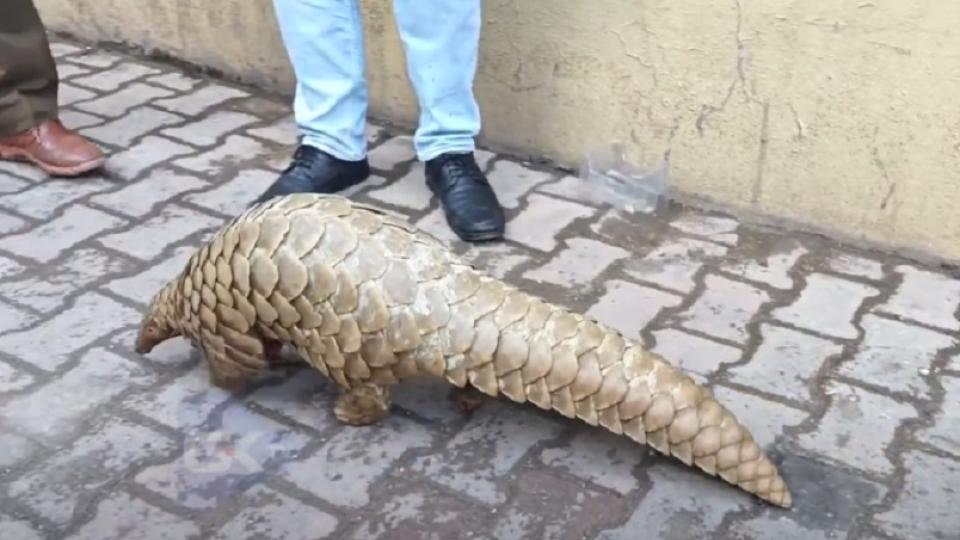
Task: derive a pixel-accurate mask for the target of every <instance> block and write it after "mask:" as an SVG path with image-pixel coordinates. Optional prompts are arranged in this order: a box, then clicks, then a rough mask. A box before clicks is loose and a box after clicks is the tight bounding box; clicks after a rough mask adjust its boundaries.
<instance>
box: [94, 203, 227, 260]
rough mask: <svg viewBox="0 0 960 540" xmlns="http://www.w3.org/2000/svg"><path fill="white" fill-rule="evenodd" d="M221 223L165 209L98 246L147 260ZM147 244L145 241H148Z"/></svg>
mask: <svg viewBox="0 0 960 540" xmlns="http://www.w3.org/2000/svg"><path fill="white" fill-rule="evenodd" d="M223 223H224V221H223V219H219V218H215V217H212V216H208V215H206V214H201V213H199V212H196V211H194V210H189V209H187V208H184V207H182V206H177V205H169V206H165V207H164V208H163V210H162V211H161V212H160V214H159V215H157V216H155V217H152V218H150V219H148V220H146V221H144V222H143V223H141V224H140V225H138V226H136V227H134V228H132V229H129V230H127V231H124V232H119V233H114V234H111V235H107V236H104V237H102V238H100V240H99V242H100V244H102V245H104V246H106V247H109V248H112V249H115V250H117V251H120V252H122V253H125V254H127V255H130V256H132V257H137V258H139V259H143V260H150V259H153V258H155V257H157V256H159V255H160V254H161V253H163V250H164V249H166V247H167V246H169V245H170V244H173V243H175V242H178V241H180V240H183V239H184V238H186V237H188V236H190V235H191V234H194V233H196V232H199V231H202V230H207V229H214V228H216V227H219V226H220V225H222V224H223ZM148 239H149V241H146V240H148Z"/></svg>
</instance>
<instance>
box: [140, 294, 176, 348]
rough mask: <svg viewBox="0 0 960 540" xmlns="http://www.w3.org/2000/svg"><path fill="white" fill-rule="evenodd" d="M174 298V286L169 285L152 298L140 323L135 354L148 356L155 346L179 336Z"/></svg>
mask: <svg viewBox="0 0 960 540" xmlns="http://www.w3.org/2000/svg"><path fill="white" fill-rule="evenodd" d="M175 296H176V294H175V288H174V284H173V283H171V284H170V285H168V286H166V287H164V288H163V289H162V290H161V291H160V292H159V293H157V294H156V296H154V297H153V300H152V301H151V302H150V307H149V308H148V309H147V312H146V314H144V316H143V320H142V321H141V323H140V331H139V333H138V334H137V341H136V344H135V345H134V350H135V351H136V352H137V354H148V353H149V352H150V351H152V350H153V348H154V347H156V346H157V345H159V344H161V343H163V342H164V341H166V340H168V339H170V338H173V337H176V336H178V335H179V334H180V332H179V331H178V330H177V328H176V325H175V323H174V321H175V317H176V307H177V305H176V298H175Z"/></svg>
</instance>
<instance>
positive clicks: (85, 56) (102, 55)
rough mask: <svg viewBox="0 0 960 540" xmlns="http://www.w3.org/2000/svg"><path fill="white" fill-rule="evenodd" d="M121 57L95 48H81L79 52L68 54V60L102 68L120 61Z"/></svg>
mask: <svg viewBox="0 0 960 540" xmlns="http://www.w3.org/2000/svg"><path fill="white" fill-rule="evenodd" d="M120 60H122V57H120V56H118V55H116V54H110V53H106V52H102V51H97V50H95V49H83V50H82V51H81V52H80V53H79V54H74V55H72V56H70V61H71V62H75V63H77V64H83V65H84V66H90V67H94V68H99V69H104V68H108V67H112V66H113V65H114V64H116V63H118V62H120Z"/></svg>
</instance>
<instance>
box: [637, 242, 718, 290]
mask: <svg viewBox="0 0 960 540" xmlns="http://www.w3.org/2000/svg"><path fill="white" fill-rule="evenodd" d="M726 253H727V248H726V247H724V246H719V245H717V244H714V243H712V242H706V241H703V240H694V239H691V238H674V239H669V240H667V241H665V242H663V243H662V244H660V245H659V246H657V247H656V248H654V249H653V250H652V251H650V252H649V253H647V254H646V255H644V256H643V257H642V258H639V259H633V260H631V261H628V262H627V263H626V264H625V265H624V270H625V271H626V273H627V275H629V276H630V277H632V278H634V279H638V280H641V281H646V282H648V283H653V284H656V285H659V286H661V287H664V288H667V289H671V290H675V291H678V292H682V293H685V294H686V293H689V292H691V291H693V288H694V287H695V286H696V284H697V282H696V279H695V277H696V274H697V272H699V271H700V269H701V268H702V267H703V265H704V263H705V262H708V261H710V260H711V259H714V258H717V257H723V256H724V255H725V254H726Z"/></svg>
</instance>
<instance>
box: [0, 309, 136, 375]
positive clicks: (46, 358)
mask: <svg viewBox="0 0 960 540" xmlns="http://www.w3.org/2000/svg"><path fill="white" fill-rule="evenodd" d="M106 313H109V314H110V315H109V317H107V316H104V314H106ZM139 320H140V314H139V313H137V312H136V311H134V310H132V309H130V308H128V307H126V306H123V305H121V304H118V303H117V302H115V301H113V300H111V299H109V298H107V297H105V296H102V295H99V294H96V293H86V294H84V295H83V296H81V297H80V298H78V299H77V301H76V302H75V303H74V305H73V306H72V307H70V308H67V309H66V310H64V311H61V312H59V313H58V314H56V315H55V316H53V317H52V318H50V319H49V320H47V321H46V322H44V323H43V324H38V325H36V326H34V327H32V328H28V329H25V330H21V331H19V332H13V333H11V334H6V335H4V336H3V339H2V340H0V351H2V352H5V353H8V354H11V355H13V356H16V357H18V358H20V359H22V360H24V361H26V362H29V363H31V364H33V365H35V366H37V367H39V368H42V369H46V370H51V371H52V370H55V369H57V368H58V367H60V365H62V364H63V363H64V362H66V361H67V360H69V359H70V357H71V355H72V354H73V353H74V351H76V350H77V349H79V348H81V347H85V346H87V345H89V344H91V343H93V342H94V341H95V340H96V339H98V338H100V337H102V336H104V335H106V334H109V333H110V332H113V331H115V330H118V329H120V328H123V327H124V326H126V325H129V324H131V323H133V322H139Z"/></svg>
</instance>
